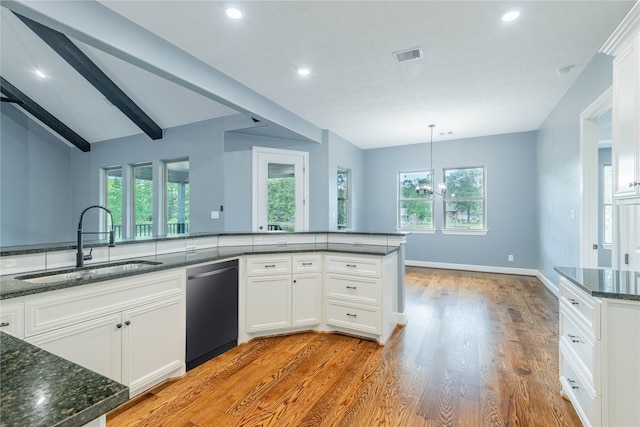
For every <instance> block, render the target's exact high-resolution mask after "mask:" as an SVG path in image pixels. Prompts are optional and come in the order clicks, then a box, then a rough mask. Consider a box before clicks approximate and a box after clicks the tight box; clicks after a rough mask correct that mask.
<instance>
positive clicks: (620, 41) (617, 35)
mask: <svg viewBox="0 0 640 427" xmlns="http://www.w3.org/2000/svg"><path fill="white" fill-rule="evenodd" d="M638 33H640V1H636V3H635V4H634V5H633V7H632V8H631V10H630V11H629V13H627V16H625V17H624V19H623V20H622V21H621V22H620V24H619V25H618V27H617V28H616V29H615V30H614V31H613V33H611V35H610V36H609V39H607V41H606V42H605V43H604V44H603V45H602V47H601V48H600V52H602V53H606V54H607V55H611V56H614V57H615V56H617V54H618V53H619V52H620V51H621V50H622V49H624V48H625V47H626V46H627V45H628V44H629V43H630V42H631V41H632V40H633V39H634V37H636V36H637V35H638Z"/></svg>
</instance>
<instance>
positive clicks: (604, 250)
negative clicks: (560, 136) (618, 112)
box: [580, 88, 614, 268]
mask: <svg viewBox="0 0 640 427" xmlns="http://www.w3.org/2000/svg"><path fill="white" fill-rule="evenodd" d="M612 93H613V90H612V88H609V89H607V90H606V91H605V92H604V93H603V94H602V95H600V96H599V97H598V99H596V100H595V101H594V102H593V103H592V104H591V105H590V106H589V107H587V108H586V109H585V110H584V111H583V112H582V114H580V175H581V180H582V181H581V199H582V205H581V212H580V266H581V267H583V268H597V267H599V266H606V265H601V263H602V264H608V265H611V261H612V260H611V257H610V255H609V256H608V254H609V253H610V250H609V251H608V249H610V248H611V245H612V244H613V242H607V244H606V245H605V243H604V238H603V236H604V231H603V230H604V223H605V218H604V215H603V209H602V208H601V206H602V205H603V198H604V185H603V183H602V180H603V173H602V172H601V167H600V164H601V163H602V162H601V161H599V156H600V148H601V145H600V142H602V147H603V148H605V149H606V146H607V144H609V147H610V139H611V137H610V129H609V130H607V128H608V127H609V128H610V126H611V125H610V120H609V124H607V117H611V115H610V112H611V105H612V100H613V95H612ZM607 132H609V137H608V138H607V136H606V135H607ZM607 139H608V140H609V142H607ZM613 220H614V218H613V217H612V218H610V219H609V221H610V222H609V223H608V224H607V227H611V230H612V229H613ZM607 256H608V257H607ZM599 257H600V259H599Z"/></svg>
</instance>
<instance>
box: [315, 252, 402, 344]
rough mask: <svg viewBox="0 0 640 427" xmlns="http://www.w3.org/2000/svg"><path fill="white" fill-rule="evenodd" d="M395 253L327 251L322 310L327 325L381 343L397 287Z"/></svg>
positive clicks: (390, 329)
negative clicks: (363, 253)
mask: <svg viewBox="0 0 640 427" xmlns="http://www.w3.org/2000/svg"><path fill="white" fill-rule="evenodd" d="M396 257H397V254H395V253H393V254H391V255H387V256H386V257H379V256H365V255H362V256H361V255H350V254H344V255H342V254H328V255H326V257H325V283H326V284H325V310H326V323H327V326H328V327H329V328H331V329H332V330H336V331H339V332H345V333H353V334H356V335H361V336H365V337H369V338H373V339H376V340H377V341H378V342H380V343H384V342H385V341H386V340H387V338H388V337H389V336H390V335H391V333H392V332H393V328H394V327H395V325H396V323H397V322H395V321H394V319H393V318H392V310H393V308H392V307H393V304H394V300H395V298H394V295H395V291H396V286H397V273H398V271H397V266H396Z"/></svg>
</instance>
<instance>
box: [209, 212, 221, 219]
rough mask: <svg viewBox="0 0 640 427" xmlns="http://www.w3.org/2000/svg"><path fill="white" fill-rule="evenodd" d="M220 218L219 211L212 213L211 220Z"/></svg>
mask: <svg viewBox="0 0 640 427" xmlns="http://www.w3.org/2000/svg"><path fill="white" fill-rule="evenodd" d="M218 218H220V212H219V211H211V219H218Z"/></svg>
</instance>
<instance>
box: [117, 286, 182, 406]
mask: <svg viewBox="0 0 640 427" xmlns="http://www.w3.org/2000/svg"><path fill="white" fill-rule="evenodd" d="M122 321H123V324H124V326H123V327H122V382H123V383H124V384H127V385H128V386H129V388H130V395H131V396H134V395H136V394H138V393H139V392H141V391H143V390H145V389H146V388H148V386H149V385H150V384H153V383H154V380H157V379H158V378H162V377H164V376H166V375H168V374H169V373H171V372H172V371H174V370H176V369H179V368H181V367H183V366H184V357H185V311H184V297H183V296H182V295H178V296H175V297H172V298H167V299H164V300H161V301H157V302H154V303H151V304H146V305H143V306H140V307H136V308H133V309H131V310H127V311H124V312H123V313H122Z"/></svg>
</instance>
